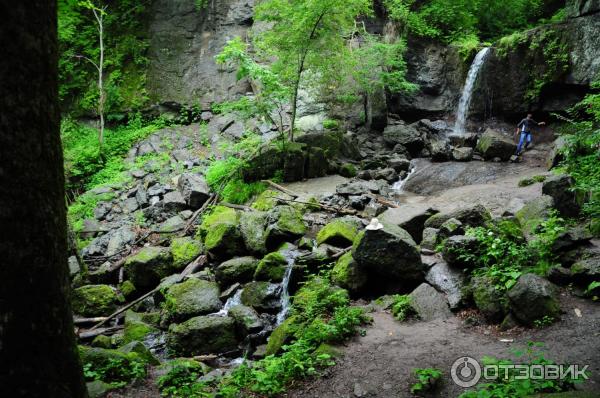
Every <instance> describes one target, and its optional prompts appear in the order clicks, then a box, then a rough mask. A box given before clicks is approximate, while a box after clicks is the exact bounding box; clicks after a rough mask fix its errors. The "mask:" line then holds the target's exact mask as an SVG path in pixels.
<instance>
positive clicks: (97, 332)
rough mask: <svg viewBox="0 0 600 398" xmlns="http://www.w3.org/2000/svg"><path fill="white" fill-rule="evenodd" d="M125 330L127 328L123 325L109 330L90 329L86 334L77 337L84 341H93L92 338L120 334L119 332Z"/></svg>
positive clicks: (78, 334)
mask: <svg viewBox="0 0 600 398" xmlns="http://www.w3.org/2000/svg"><path fill="white" fill-rule="evenodd" d="M124 328H125V327H124V326H123V325H119V326H111V327H109V328H100V329H89V330H86V331H85V332H79V333H77V336H78V337H79V338H80V339H82V340H85V339H91V338H93V337H96V336H99V335H101V334H114V333H116V332H118V331H119V330H123V329H124Z"/></svg>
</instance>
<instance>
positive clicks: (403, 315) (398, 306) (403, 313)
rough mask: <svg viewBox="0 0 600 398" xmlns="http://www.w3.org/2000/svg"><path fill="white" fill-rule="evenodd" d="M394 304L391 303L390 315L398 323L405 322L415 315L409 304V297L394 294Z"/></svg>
mask: <svg viewBox="0 0 600 398" xmlns="http://www.w3.org/2000/svg"><path fill="white" fill-rule="evenodd" d="M393 299H394V302H393V303H392V315H394V318H396V319H397V320H399V321H405V320H406V319H408V318H410V317H411V316H414V315H416V314H417V312H416V311H415V309H414V308H413V306H412V304H411V303H410V296H408V295H407V294H402V295H399V294H396V295H395V296H393Z"/></svg>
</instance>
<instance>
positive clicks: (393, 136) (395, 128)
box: [383, 124, 425, 156]
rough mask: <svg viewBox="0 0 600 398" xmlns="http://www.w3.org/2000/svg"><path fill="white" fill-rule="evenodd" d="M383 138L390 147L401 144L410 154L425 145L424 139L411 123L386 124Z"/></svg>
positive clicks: (417, 151)
mask: <svg viewBox="0 0 600 398" xmlns="http://www.w3.org/2000/svg"><path fill="white" fill-rule="evenodd" d="M383 139H384V140H385V142H386V144H388V145H389V146H390V147H393V146H395V145H398V144H400V145H402V146H403V147H405V148H406V149H407V150H408V152H409V153H410V154H411V155H412V156H416V155H417V154H418V153H419V152H420V151H421V150H422V149H423V148H424V147H425V140H424V139H423V137H422V135H421V133H420V132H419V131H418V130H417V129H416V128H415V126H414V125H412V124H411V125H405V124H395V125H391V126H387V127H386V128H385V129H384V130H383Z"/></svg>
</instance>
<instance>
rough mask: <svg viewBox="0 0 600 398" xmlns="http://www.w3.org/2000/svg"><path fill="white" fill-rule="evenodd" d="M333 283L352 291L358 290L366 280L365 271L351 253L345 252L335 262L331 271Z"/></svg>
mask: <svg viewBox="0 0 600 398" xmlns="http://www.w3.org/2000/svg"><path fill="white" fill-rule="evenodd" d="M331 279H332V281H333V283H335V284H336V285H339V286H341V287H343V288H345V289H348V290H349V291H350V292H352V293H357V292H359V291H360V290H361V289H362V288H363V287H364V286H365V285H366V284H367V280H368V276H367V273H366V272H365V271H364V270H363V269H362V268H361V267H360V266H359V265H358V263H357V262H356V261H354V258H353V257H352V253H346V254H344V255H343V256H342V257H340V258H339V260H338V261H337V262H336V264H335V266H334V267H333V270H332V271H331Z"/></svg>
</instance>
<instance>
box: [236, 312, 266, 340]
mask: <svg viewBox="0 0 600 398" xmlns="http://www.w3.org/2000/svg"><path fill="white" fill-rule="evenodd" d="M228 315H229V316H230V317H232V318H233V319H234V321H235V324H236V326H237V329H238V331H239V332H240V334H241V335H247V334H249V333H256V332H259V331H261V330H262V328H263V326H264V325H263V323H262V321H261V320H260V317H259V316H258V313H257V312H256V311H255V310H254V309H252V308H250V307H246V306H245V305H235V306H233V307H231V308H230V309H229V312H228Z"/></svg>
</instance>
